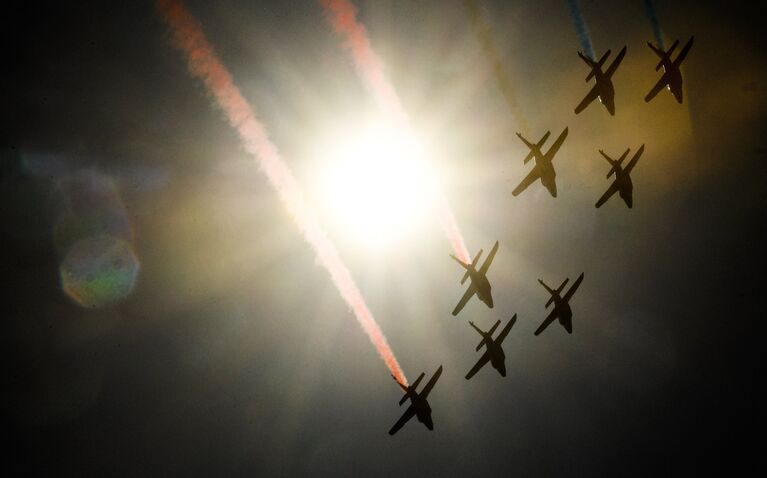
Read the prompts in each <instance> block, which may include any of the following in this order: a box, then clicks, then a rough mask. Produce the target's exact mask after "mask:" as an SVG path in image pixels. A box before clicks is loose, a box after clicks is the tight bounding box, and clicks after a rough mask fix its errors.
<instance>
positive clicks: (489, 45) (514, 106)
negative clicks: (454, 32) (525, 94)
mask: <svg viewBox="0 0 767 478" xmlns="http://www.w3.org/2000/svg"><path fill="white" fill-rule="evenodd" d="M463 3H464V4H465V5H466V8H467V9H468V10H469V15H470V16H471V27H472V30H473V31H474V34H475V35H476V36H477V40H479V44H480V45H481V46H482V50H483V51H484V52H485V56H486V57H487V59H488V60H489V61H490V63H492V65H493V72H494V73H495V79H496V81H497V82H498V87H499V88H500V89H501V93H503V98H504V99H505V100H506V105H507V106H508V107H509V109H510V110H511V114H512V115H513V116H514V119H516V120H517V124H518V125H519V129H520V130H521V133H522V134H524V135H527V133H528V132H529V128H528V125H527V120H526V119H525V116H524V115H523V114H522V111H521V110H520V108H519V103H517V95H516V94H515V93H514V89H513V88H512V87H511V81H509V76H508V75H507V74H506V69H505V68H504V67H503V63H502V62H501V56H500V55H499V54H498V48H496V46H495V42H493V38H492V35H491V33H490V32H491V30H490V26H489V25H488V24H487V22H486V21H485V19H484V18H483V17H482V12H480V8H479V5H478V4H477V2H476V1H475V0H464V2H463Z"/></svg>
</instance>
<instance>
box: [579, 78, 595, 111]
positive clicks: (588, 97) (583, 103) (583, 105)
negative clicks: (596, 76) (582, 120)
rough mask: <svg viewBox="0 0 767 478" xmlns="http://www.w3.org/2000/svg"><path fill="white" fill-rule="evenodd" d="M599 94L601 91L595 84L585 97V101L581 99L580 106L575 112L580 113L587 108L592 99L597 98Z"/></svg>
mask: <svg viewBox="0 0 767 478" xmlns="http://www.w3.org/2000/svg"><path fill="white" fill-rule="evenodd" d="M598 96H599V92H598V91H597V87H596V85H594V87H593V88H591V91H589V92H588V94H587V95H586V97H585V98H583V101H581V102H580V103H579V104H578V106H576V107H575V114H578V113H580V112H581V111H583V110H585V109H586V107H587V106H588V105H590V104H591V102H592V101H594V100H595V99H597V97H598Z"/></svg>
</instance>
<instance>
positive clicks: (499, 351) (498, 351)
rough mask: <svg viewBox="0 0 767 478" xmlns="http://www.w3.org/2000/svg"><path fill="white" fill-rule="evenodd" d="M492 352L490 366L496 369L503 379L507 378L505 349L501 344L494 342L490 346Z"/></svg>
mask: <svg viewBox="0 0 767 478" xmlns="http://www.w3.org/2000/svg"><path fill="white" fill-rule="evenodd" d="M488 349H489V351H490V364H491V365H492V366H493V368H494V369H496V370H498V373H500V374H501V377H505V376H506V354H505V353H504V352H503V347H501V346H500V345H499V344H497V343H495V342H492V345H489V346H488Z"/></svg>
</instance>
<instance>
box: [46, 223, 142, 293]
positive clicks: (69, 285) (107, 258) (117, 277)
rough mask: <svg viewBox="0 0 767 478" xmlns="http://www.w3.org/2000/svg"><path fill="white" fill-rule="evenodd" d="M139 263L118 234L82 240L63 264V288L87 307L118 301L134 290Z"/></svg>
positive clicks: (72, 248)
mask: <svg viewBox="0 0 767 478" xmlns="http://www.w3.org/2000/svg"><path fill="white" fill-rule="evenodd" d="M138 271H139V262H138V259H137V258H136V255H135V254H134V253H133V250H132V249H131V246H130V244H128V243H127V242H125V241H123V240H122V239H119V238H117V237H114V236H109V235H101V236H94V237H88V238H86V239H81V240H79V241H77V242H75V243H74V245H72V247H71V248H70V249H69V252H68V253H67V255H66V257H64V260H63V261H62V263H61V266H60V267H59V275H60V277H61V287H62V289H63V290H64V292H65V293H66V294H67V295H68V296H69V297H70V298H72V299H73V300H74V301H75V302H77V303H78V304H79V305H81V306H83V307H89V308H95V307H104V306H106V305H111V304H114V303H116V302H118V301H120V300H122V299H124V298H126V297H128V296H129V295H130V294H131V292H133V287H134V286H135V284H136V277H137V276H138Z"/></svg>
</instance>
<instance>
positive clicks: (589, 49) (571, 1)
mask: <svg viewBox="0 0 767 478" xmlns="http://www.w3.org/2000/svg"><path fill="white" fill-rule="evenodd" d="M565 1H566V2H567V6H568V7H569V8H570V16H571V17H573V23H575V31H577V32H578V39H579V40H580V42H581V49H582V50H583V52H584V53H585V54H586V56H587V57H589V58H591V59H592V60H596V56H594V46H593V45H592V44H591V37H590V36H589V29H588V28H587V27H586V22H585V21H584V20H583V14H582V13H581V8H580V7H579V6H578V0H565Z"/></svg>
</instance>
